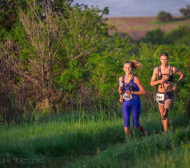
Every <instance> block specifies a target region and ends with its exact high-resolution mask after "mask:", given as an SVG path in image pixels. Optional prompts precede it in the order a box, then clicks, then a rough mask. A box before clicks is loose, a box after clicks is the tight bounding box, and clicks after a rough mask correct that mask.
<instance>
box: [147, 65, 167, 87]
mask: <svg viewBox="0 0 190 168" xmlns="http://www.w3.org/2000/svg"><path fill="white" fill-rule="evenodd" d="M157 76H158V69H157V68H154V71H153V74H152V78H151V81H150V85H151V86H155V85H158V84H160V83H164V81H165V80H164V79H161V80H157V81H156V78H157Z"/></svg>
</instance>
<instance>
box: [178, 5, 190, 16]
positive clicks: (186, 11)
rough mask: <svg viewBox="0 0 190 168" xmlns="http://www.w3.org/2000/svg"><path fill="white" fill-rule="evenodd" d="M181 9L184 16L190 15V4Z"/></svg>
mask: <svg viewBox="0 0 190 168" xmlns="http://www.w3.org/2000/svg"><path fill="white" fill-rule="evenodd" d="M179 11H180V12H181V14H182V15H183V16H184V17H190V5H187V6H186V8H181V9H179Z"/></svg>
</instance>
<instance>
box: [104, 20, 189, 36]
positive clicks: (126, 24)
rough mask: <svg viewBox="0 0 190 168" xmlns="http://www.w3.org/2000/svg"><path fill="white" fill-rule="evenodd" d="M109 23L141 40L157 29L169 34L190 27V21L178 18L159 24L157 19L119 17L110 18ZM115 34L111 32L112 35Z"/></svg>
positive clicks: (123, 32)
mask: <svg viewBox="0 0 190 168" xmlns="http://www.w3.org/2000/svg"><path fill="white" fill-rule="evenodd" d="M107 23H108V24H111V25H113V26H116V27H117V30H118V31H119V32H121V33H122V34H125V33H129V35H130V36H131V37H132V38H133V39H140V38H142V37H144V36H145V35H146V32H148V31H151V30H154V29H157V28H160V29H161V30H163V31H164V32H169V31H171V30H173V29H175V28H177V27H179V26H181V25H189V26H190V19H180V18H176V19H175V20H174V21H171V22H167V23H159V22H158V21H157V20H156V18H155V17H117V18H108V20H107ZM113 32H114V31H113V30H111V31H110V34H112V33H113Z"/></svg>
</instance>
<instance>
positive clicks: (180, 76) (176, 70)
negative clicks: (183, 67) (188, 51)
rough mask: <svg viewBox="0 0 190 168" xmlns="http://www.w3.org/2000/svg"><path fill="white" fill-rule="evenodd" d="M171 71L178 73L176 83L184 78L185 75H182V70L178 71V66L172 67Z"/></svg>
mask: <svg viewBox="0 0 190 168" xmlns="http://www.w3.org/2000/svg"><path fill="white" fill-rule="evenodd" d="M173 72H174V73H176V74H178V75H179V79H178V81H177V82H176V84H177V85H178V84H179V83H180V82H181V81H182V79H183V78H184V76H185V75H184V73H183V72H181V71H180V70H179V69H178V68H176V67H174V69H173Z"/></svg>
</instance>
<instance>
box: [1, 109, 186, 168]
mask: <svg viewBox="0 0 190 168" xmlns="http://www.w3.org/2000/svg"><path fill="white" fill-rule="evenodd" d="M36 118H37V120H36V119H33V120H30V121H29V120H26V122H24V123H21V124H17V125H16V124H13V125H11V126H5V125H2V124H1V126H0V166H5V167H12V166H13V165H15V158H19V161H21V159H25V162H23V163H22V164H16V165H15V166H17V167H20V166H25V167H26V166H29V167H32V166H33V165H35V166H34V167H40V168H41V167H43V166H44V167H46V166H50V167H51V165H53V167H55V166H58V167H60V164H62V165H64V166H65V165H66V163H68V162H73V161H74V160H76V159H79V158H80V157H83V156H85V155H88V156H89V161H88V162H87V164H89V166H91V164H92V161H91V160H90V159H92V160H94V159H95V161H97V162H99V161H100V163H102V164H103V167H104V165H106V163H107V160H110V161H108V162H110V163H109V164H111V162H112V161H113V162H114V164H113V165H112V166H115V164H116V163H118V162H119V163H122V164H126V163H125V161H124V160H125V159H126V158H127V161H129V160H130V159H131V161H132V160H133V159H134V158H135V157H136V155H137V153H138V152H139V150H140V149H141V148H142V147H143V145H144V147H143V148H142V149H143V150H144V151H146V152H147V150H148V151H149V150H153V149H156V151H160V150H163V148H165V147H166V146H167V149H171V144H170V145H168V144H167V143H165V141H167V139H168V138H170V137H174V138H171V141H172V142H173V140H175V139H176V138H175V136H177V137H178V134H179V133H178V132H181V130H183V129H184V128H185V127H186V126H187V125H189V117H188V115H187V114H186V113H182V114H180V113H179V109H178V110H175V109H173V110H171V111H170V120H171V126H170V130H171V131H172V130H176V129H177V128H178V127H181V128H180V129H179V131H178V132H175V133H171V134H163V135H162V132H163V128H162V125H161V121H160V115H159V112H158V110H157V109H156V108H155V107H152V108H150V109H149V110H146V111H144V110H143V112H142V114H141V119H140V122H141V124H142V125H143V126H144V127H145V128H146V129H147V130H148V132H149V135H150V136H149V137H147V138H144V139H142V135H141V133H140V132H139V131H138V130H137V129H135V128H133V127H132V137H133V138H132V139H131V140H128V139H127V144H128V145H129V146H126V144H125V142H126V138H125V135H124V131H123V118H122V114H121V109H119V110H118V111H117V112H116V111H111V110H110V111H108V113H105V111H104V110H99V112H91V113H87V112H85V111H84V110H81V111H79V112H70V113H68V114H61V113H60V114H57V115H50V114H46V115H44V116H41V117H36ZM131 123H132V122H131ZM185 132H186V133H187V134H189V132H188V129H187V130H186V131H185ZM170 135H171V136H170ZM179 135H180V134H179ZM152 142H155V143H157V144H158V145H157V147H156V148H155V147H153V144H152V146H149V143H150V144H151V143H152ZM163 142H164V144H165V145H164V146H163ZM181 142H182V141H180V142H179V143H178V146H179V144H180V143H181ZM186 142H187V141H186ZM123 143H124V145H123ZM113 145H114V146H115V147H113ZM141 145H142V146H141ZM168 146H169V147H168ZM149 147H150V149H149ZM109 148H114V149H112V150H110V151H111V152H110V153H109V152H107V149H108V151H109ZM126 148H127V149H128V148H129V149H130V150H127V151H128V153H125V152H126V151H125V150H126ZM135 148H137V149H138V150H137V149H135ZM134 149H135V150H134ZM101 151H105V155H103V153H104V152H101ZM130 151H134V152H132V153H130ZM135 151H137V153H135ZM112 152H113V153H115V152H116V154H118V155H116V157H117V158H120V155H124V156H125V157H121V158H123V160H116V161H114V159H113V158H112V157H113V156H112ZM140 152H142V151H141V150H140ZM142 153H143V152H142ZM96 155H98V160H96V159H97V158H96V157H93V156H96ZM128 155H130V157H128ZM100 156H101V157H102V158H101V157H100ZM114 156H115V155H114ZM6 159H7V160H6ZM26 159H32V160H34V164H31V163H28V162H26ZM112 159H113V160H112ZM79 160H80V159H79ZM87 160H88V159H87ZM19 161H18V162H19ZM131 161H130V162H131ZM79 162H80V163H78V162H77V163H73V165H71V167H77V166H79V167H80V166H81V164H82V165H83V164H84V163H85V165H86V158H85V160H82V161H79ZM93 164H94V163H93ZM102 164H100V165H97V164H95V165H97V166H100V167H101V166H102ZM109 164H108V165H109ZM122 164H119V165H121V166H122ZM69 167H70V166H69Z"/></svg>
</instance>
